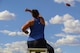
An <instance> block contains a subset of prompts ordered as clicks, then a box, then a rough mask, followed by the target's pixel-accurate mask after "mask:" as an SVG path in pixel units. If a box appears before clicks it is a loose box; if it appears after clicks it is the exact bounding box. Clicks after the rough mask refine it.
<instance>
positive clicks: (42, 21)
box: [39, 16, 45, 25]
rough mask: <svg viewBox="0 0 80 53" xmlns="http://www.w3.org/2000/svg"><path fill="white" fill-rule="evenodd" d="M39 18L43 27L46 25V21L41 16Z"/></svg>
mask: <svg viewBox="0 0 80 53" xmlns="http://www.w3.org/2000/svg"><path fill="white" fill-rule="evenodd" d="M39 18H40V22H41V23H42V24H43V25H45V20H44V18H43V17H42V16H39Z"/></svg>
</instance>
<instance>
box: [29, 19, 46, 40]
mask: <svg viewBox="0 0 80 53" xmlns="http://www.w3.org/2000/svg"><path fill="white" fill-rule="evenodd" d="M44 27H45V25H43V24H41V23H40V18H34V24H33V25H32V26H31V27H30V30H31V33H30V35H29V38H28V41H32V40H37V39H40V38H44Z"/></svg>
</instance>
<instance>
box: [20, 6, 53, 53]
mask: <svg viewBox="0 0 80 53" xmlns="http://www.w3.org/2000/svg"><path fill="white" fill-rule="evenodd" d="M25 12H30V13H31V15H32V19H31V20H29V21H27V22H26V23H25V24H24V25H23V26H22V28H21V29H22V31H23V32H24V33H26V34H28V33H29V32H28V31H27V30H26V29H28V28H30V31H31V32H30V34H29V37H28V40H27V45H28V48H47V49H48V52H49V53H54V48H53V47H51V46H50V45H49V44H48V43H47V42H46V40H45V37H44V28H45V20H44V18H43V17H42V16H41V15H40V13H39V11H38V10H37V9H32V10H30V9H28V8H26V9H25Z"/></svg>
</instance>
